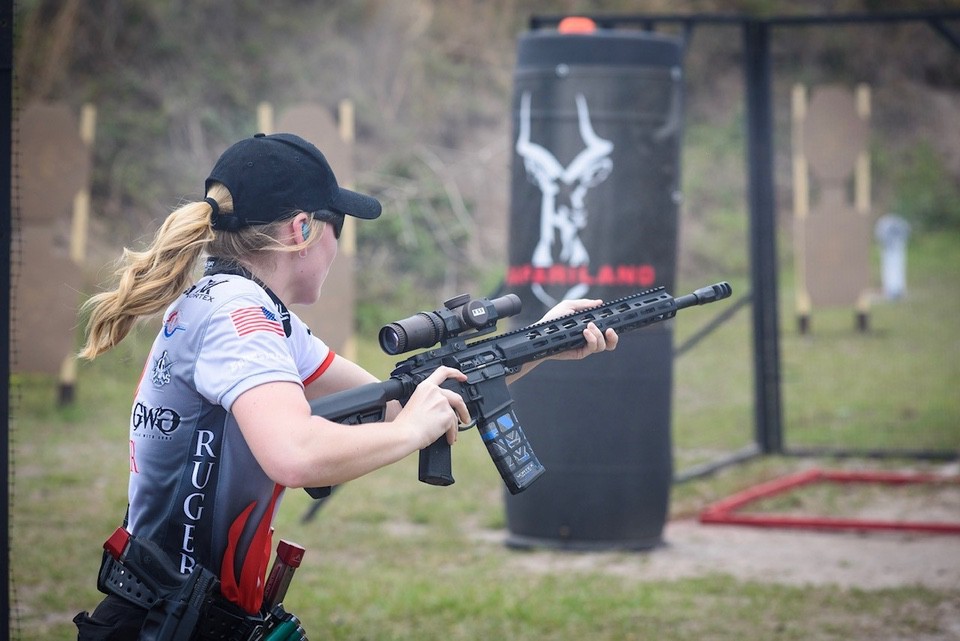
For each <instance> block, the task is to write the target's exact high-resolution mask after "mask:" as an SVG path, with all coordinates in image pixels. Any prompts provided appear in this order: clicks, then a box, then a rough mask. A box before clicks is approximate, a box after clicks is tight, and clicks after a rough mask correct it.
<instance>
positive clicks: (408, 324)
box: [380, 294, 521, 356]
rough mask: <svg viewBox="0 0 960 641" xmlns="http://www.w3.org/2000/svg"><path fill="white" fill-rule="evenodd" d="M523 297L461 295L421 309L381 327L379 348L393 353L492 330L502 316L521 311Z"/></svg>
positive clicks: (510, 295)
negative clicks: (433, 307)
mask: <svg viewBox="0 0 960 641" xmlns="http://www.w3.org/2000/svg"><path fill="white" fill-rule="evenodd" d="M520 305H521V303H520V297H519V296H517V295H516V294H507V295H506V296H501V297H500V298H494V299H493V300H490V299H487V298H471V296H470V294H460V295H459V296H456V297H454V298H451V299H450V300H448V301H446V302H444V304H443V307H444V308H443V309H438V310H436V311H433V312H420V313H419V314H414V315H413V316H410V317H409V318H405V319H403V320H398V321H396V322H394V323H389V324H387V325H384V326H383V327H382V328H380V349H382V350H383V351H384V352H386V353H387V354H390V355H391V356H396V355H397V354H403V353H404V352H409V351H410V350H414V349H422V348H427V347H432V346H434V345H436V344H437V343H439V342H444V341H446V340H447V339H450V338H454V337H456V336H458V335H459V334H460V333H461V332H463V331H466V330H475V331H476V332H478V333H483V332H484V331H485V330H486V331H490V330H493V329H494V328H495V327H496V325H497V321H498V320H499V319H501V318H506V317H508V316H514V315H515V314H518V313H520Z"/></svg>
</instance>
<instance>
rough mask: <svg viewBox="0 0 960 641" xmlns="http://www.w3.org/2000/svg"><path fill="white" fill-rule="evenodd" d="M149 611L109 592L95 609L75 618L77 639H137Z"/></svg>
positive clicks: (82, 640) (106, 640)
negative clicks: (91, 612) (77, 631)
mask: <svg viewBox="0 0 960 641" xmlns="http://www.w3.org/2000/svg"><path fill="white" fill-rule="evenodd" d="M146 617H147V611H146V610H144V609H143V608H141V607H138V606H136V605H133V604H132V603H130V602H129V601H126V600H125V599H121V598H120V597H118V596H116V595H113V594H108V595H107V597H106V598H105V599H104V600H103V601H101V602H100V605H98V606H97V608H96V609H95V610H94V611H93V614H88V613H87V612H81V613H80V614H78V615H77V616H75V617H74V618H73V622H74V623H76V624H77V628H78V629H79V633H78V635H77V641H136V640H137V638H138V637H139V636H140V628H141V627H142V626H143V620H144V619H145V618H146Z"/></svg>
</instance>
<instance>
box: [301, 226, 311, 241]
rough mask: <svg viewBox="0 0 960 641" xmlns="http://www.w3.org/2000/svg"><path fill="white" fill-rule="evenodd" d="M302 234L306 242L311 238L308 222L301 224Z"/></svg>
mask: <svg viewBox="0 0 960 641" xmlns="http://www.w3.org/2000/svg"><path fill="white" fill-rule="evenodd" d="M300 233H301V234H303V239H304V240H306V239H307V238H309V237H310V225H309V224H307V223H306V222H302V223H300Z"/></svg>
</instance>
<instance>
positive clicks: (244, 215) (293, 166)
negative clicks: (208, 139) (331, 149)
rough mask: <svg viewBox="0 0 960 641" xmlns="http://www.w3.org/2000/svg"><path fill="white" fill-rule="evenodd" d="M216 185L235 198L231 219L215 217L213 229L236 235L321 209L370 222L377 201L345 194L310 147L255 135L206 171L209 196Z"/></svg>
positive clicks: (286, 137) (283, 137) (295, 139)
mask: <svg viewBox="0 0 960 641" xmlns="http://www.w3.org/2000/svg"><path fill="white" fill-rule="evenodd" d="M215 182H219V183H223V185H224V186H225V187H226V188H227V189H228V190H230V195H231V196H232V197H233V215H232V216H219V217H215V220H214V228H215V229H228V230H235V229H239V228H241V227H246V226H248V225H263V224H266V223H272V222H274V221H276V220H281V219H283V218H286V217H288V216H290V215H292V214H293V213H295V212H298V211H304V212H308V213H312V212H317V211H320V210H328V211H333V212H336V213H339V214H346V215H349V216H355V217H357V218H364V219H366V220H372V219H374V218H376V217H377V216H379V215H380V211H381V207H380V202H379V201H378V200H377V199H376V198H373V197H372V196H366V195H364V194H359V193H357V192H354V191H350V190H349V189H344V188H343V187H341V186H340V185H338V184H337V178H336V176H334V175H333V170H332V169H330V164H329V163H328V162H327V159H326V158H325V157H324V155H323V154H322V153H320V150H319V149H317V148H316V147H315V146H314V145H313V144H312V143H309V142H307V141H306V140H304V139H303V138H301V137H299V136H296V135H294V134H287V133H282V134H271V135H269V136H268V135H266V134H256V135H254V136H253V137H251V138H246V139H244V140H241V141H240V142H238V143H235V144H234V145H232V146H231V147H229V148H228V149H227V150H226V151H225V152H223V155H222V156H220V159H219V160H217V164H215V165H214V166H213V169H212V170H211V171H210V176H209V177H208V178H207V180H206V183H205V185H204V187H205V191H204V193H207V192H209V191H210V187H211V185H212V184H213V183H215Z"/></svg>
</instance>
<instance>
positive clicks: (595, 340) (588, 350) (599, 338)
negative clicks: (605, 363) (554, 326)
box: [540, 298, 620, 360]
mask: <svg viewBox="0 0 960 641" xmlns="http://www.w3.org/2000/svg"><path fill="white" fill-rule="evenodd" d="M602 303H603V301H602V300H598V299H586V298H580V299H576V300H564V301H560V302H559V303H557V304H556V305H555V306H554V307H553V309H551V310H550V311H548V312H547V313H546V314H544V315H543V318H541V319H540V322H544V321H551V320H554V319H556V318H560V317H561V316H566V315H568V314H573V313H575V312H582V311H583V310H585V309H591V308H593V307H596V306H597V305H600V304H602ZM583 338H584V340H586V341H587V342H586V344H585V345H583V346H582V347H578V348H576V349H570V350H567V351H565V352H560V353H559V354H556V355H554V356H553V357H552V358H553V359H554V360H578V359H581V358H585V357H587V356H589V355H590V354H596V353H597V352H603V351H610V350H614V349H616V348H617V342H618V341H619V340H620V337H619V336H618V335H617V332H615V331H614V330H613V329H610V328H607V331H606V332H601V331H600V329H599V328H598V327H597V326H596V325H594V324H593V323H592V322H591V323H588V324H587V327H586V329H584V330H583Z"/></svg>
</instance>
